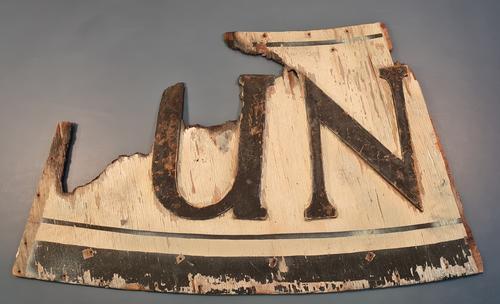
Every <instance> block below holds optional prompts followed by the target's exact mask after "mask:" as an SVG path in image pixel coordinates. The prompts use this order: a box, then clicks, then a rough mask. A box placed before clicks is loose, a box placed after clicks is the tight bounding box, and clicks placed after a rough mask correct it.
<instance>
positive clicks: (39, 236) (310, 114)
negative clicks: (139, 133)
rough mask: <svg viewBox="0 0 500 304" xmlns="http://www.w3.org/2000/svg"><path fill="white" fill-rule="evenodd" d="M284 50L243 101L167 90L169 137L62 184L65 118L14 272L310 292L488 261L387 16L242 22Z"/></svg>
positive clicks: (442, 275) (270, 46) (247, 86)
mask: <svg viewBox="0 0 500 304" xmlns="http://www.w3.org/2000/svg"><path fill="white" fill-rule="evenodd" d="M224 37H225V40H226V42H227V44H228V45H229V46H230V47H231V48H234V49H237V50H240V51H242V52H244V53H248V54H252V55H262V56H265V57H267V58H269V59H271V60H275V61H277V62H279V63H281V64H282V65H283V73H282V74H281V75H276V76H273V75H242V76H241V77H240V85H241V96H240V99H241V102H242V111H241V116H240V118H239V119H238V120H237V121H234V122H226V123H225V124H222V125H219V126H212V127H202V126H185V125H184V123H183V122H182V117H181V115H182V106H183V102H184V100H183V85H182V84H177V85H175V86H172V87H170V88H169V89H167V90H166V91H165V93H164V94H163V96H162V100H161V104H160V110H159V114H158V120H157V128H156V131H157V132H156V136H155V140H154V143H153V148H152V152H151V153H150V154H147V155H141V154H135V155H131V156H123V157H119V158H118V159H117V160H116V161H114V162H113V163H112V164H110V165H109V166H108V167H107V168H106V169H105V170H104V171H103V172H102V173H101V174H100V175H99V176H98V177H97V178H96V179H95V180H93V181H92V182H90V183H88V184H86V185H83V186H81V187H78V188H76V189H75V190H74V191H72V192H70V193H66V192H64V191H63V189H62V187H61V178H62V172H63V170H64V166H65V162H66V152H67V149H68V147H69V143H70V139H71V126H72V125H71V123H67V122H64V123H60V124H59V125H58V127H57V130H56V134H55V136H54V139H53V143H52V147H51V149H50V154H49V158H48V160H47V163H46V166H45V169H44V171H43V173H42V176H41V179H40V183H39V186H38V190H37V195H36V197H35V198H34V202H33V207H32V210H31V212H30V216H29V219H28V222H27V226H26V229H25V232H24V235H23V239H22V240H21V244H20V247H19V251H18V254H17V257H16V262H15V264H14V267H13V273H14V275H17V276H21V277H28V278H37V279H43V280H51V281H61V282H67V283H74V284H84V285H93V286H103V287H112V288H121V289H140V290H152V291H153V290H154V291H162V292H180V293H218V294H219V293H220V294H233V293H243V294H248V293H266V294H275V293H310V292H333V291H341V290H351V289H362V288H378V287H389V286H397V285H407V284H415V283H423V282H431V281H436V280H442V279H448V278H454V277H459V276H465V275H471V274H476V273H479V272H482V262H481V258H480V255H479V252H478V250H477V248H476V245H475V243H474V240H473V238H472V235H471V232H470V229H469V228H468V226H467V224H466V222H465V219H464V216H463V211H462V207H461V203H460V199H459V197H458V195H457V194H456V191H455V189H454V185H453V182H452V179H451V177H450V175H449V170H448V168H447V164H446V161H445V159H444V156H443V153H442V151H441V149H440V145H439V139H438V137H437V135H436V133H435V131H434V128H433V126H432V122H431V120H430V117H429V114H428V112H427V108H426V105H425V101H424V98H423V96H422V92H421V89H420V86H419V84H418V82H417V80H416V79H415V77H414V75H413V73H412V72H411V70H410V69H409V68H408V67H407V66H406V65H402V64H399V63H396V64H395V63H394V62H393V60H392V58H391V55H390V49H391V41H390V39H389V37H388V34H387V30H386V29H385V27H384V26H383V25H382V24H380V23H375V24H367V25H358V26H351V27H345V28H336V29H328V30H315V31H298V32H282V33H278V32H276V33H273V32H266V33H255V32H252V33H245V32H235V33H226V34H225V36H224Z"/></svg>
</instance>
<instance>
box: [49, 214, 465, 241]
mask: <svg viewBox="0 0 500 304" xmlns="http://www.w3.org/2000/svg"><path fill="white" fill-rule="evenodd" d="M42 223H46V224H52V225H59V226H69V227H78V228H85V229H91V230H100V231H108V232H115V233H123V234H133V235H143V236H158V237H168V238H182V239H207V240H287V239H323V238H339V237H346V236H361V235H375V234H387V233H396V232H405V231H412V230H420V229H428V228H437V227H443V226H450V225H455V224H461V223H462V219H461V218H458V219H452V220H446V221H436V222H429V223H422V224H415V225H407V226H398V227H387V228H378V229H364V230H349V231H332V232H304V233H277V234H236V235H228V234H199V233H178V232H161V231H150V230H135V229H129V228H117V227H109V226H100V225H92V224H85V223H77V222H70V221H63V220H56V219H50V218H42Z"/></svg>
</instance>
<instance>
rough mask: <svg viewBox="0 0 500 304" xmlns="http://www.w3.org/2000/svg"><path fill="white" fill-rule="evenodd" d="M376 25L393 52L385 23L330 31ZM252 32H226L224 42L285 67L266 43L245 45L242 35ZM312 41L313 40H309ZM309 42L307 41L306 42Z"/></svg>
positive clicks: (345, 28) (262, 33)
mask: <svg viewBox="0 0 500 304" xmlns="http://www.w3.org/2000/svg"><path fill="white" fill-rule="evenodd" d="M372 24H376V25H378V26H379V27H380V33H381V34H382V36H383V38H384V40H385V42H386V44H387V47H388V49H389V51H392V48H393V44H392V40H391V37H390V35H389V30H388V28H387V26H386V25H385V23H383V22H375V23H367V24H357V25H350V26H343V27H335V28H330V29H335V30H345V31H347V30H349V28H351V27H361V26H366V25H372ZM324 30H325V29H311V30H303V31H283V32H287V33H310V32H314V31H324ZM247 33H250V32H226V33H224V35H223V40H224V42H225V43H226V45H227V46H228V47H229V48H230V49H233V50H237V51H241V52H242V53H244V54H247V55H254V56H257V55H262V56H263V57H266V58H267V59H269V60H273V61H275V62H277V63H279V64H281V65H285V64H284V63H283V60H282V59H281V58H280V57H279V56H278V55H277V54H276V53H275V52H273V51H272V50H270V49H269V48H268V47H267V46H266V43H262V42H254V45H249V44H248V43H245V41H244V39H243V38H242V35H244V34H247ZM251 33H252V34H257V35H260V36H261V37H265V38H267V35H268V34H273V33H280V32H271V31H267V32H251ZM309 39H311V40H312V38H309ZM306 41H307V40H306Z"/></svg>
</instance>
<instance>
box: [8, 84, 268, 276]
mask: <svg viewBox="0 0 500 304" xmlns="http://www.w3.org/2000/svg"><path fill="white" fill-rule="evenodd" d="M242 76H243V75H240V77H239V79H241V77H242ZM277 77H278V76H277ZM239 86H240V90H241V89H242V86H241V81H239ZM166 90H167V89H165V91H166ZM241 94H242V92H240V103H242V102H243V100H242V98H241V97H242V95H241ZM238 124H239V119H238V120H228V121H226V122H224V123H221V124H217V125H211V126H203V125H200V124H193V125H183V130H186V129H189V128H197V129H205V130H207V131H208V132H209V133H210V135H211V136H216V135H217V134H219V133H222V132H224V131H227V130H235V129H236V128H237V127H238ZM74 126H76V124H75V123H72V122H68V121H63V122H60V123H58V124H57V126H56V131H55V134H54V136H53V138H52V144H51V146H50V150H49V155H48V157H47V160H46V162H45V165H44V168H43V171H42V175H41V177H40V179H39V183H38V186H37V191H36V195H35V197H34V199H33V203H32V205H31V209H30V213H29V215H28V219H27V221H26V225H25V228H24V232H23V236H22V238H21V241H20V244H19V247H18V250H17V252H16V257H15V261H14V265H13V266H12V274H13V275H14V276H16V277H24V278H31V277H32V276H31V275H30V271H28V269H27V267H28V266H29V265H30V261H29V259H30V254H31V251H32V250H33V246H34V245H35V237H36V233H37V231H38V227H39V226H40V223H41V219H42V215H43V211H44V209H45V204H46V202H47V196H48V193H49V192H50V189H51V188H52V187H54V188H55V190H56V192H57V193H58V194H60V195H73V194H74V193H75V192H76V191H78V190H79V189H83V188H85V187H86V186H88V185H90V184H92V183H94V182H95V181H97V180H98V179H99V178H100V177H101V176H102V175H103V174H104V173H105V172H106V171H107V170H108V169H109V168H110V167H111V166H112V165H113V164H114V163H115V162H117V161H120V160H122V159H125V158H130V157H133V156H136V155H139V156H140V157H148V156H149V155H150V154H151V152H150V153H148V154H144V153H140V152H136V153H133V154H131V155H119V156H118V157H117V158H115V159H114V160H113V161H111V162H110V163H109V164H108V165H106V167H105V168H104V169H103V170H102V171H101V172H100V173H99V174H97V175H96V176H95V177H94V178H93V179H92V180H90V181H89V182H87V183H84V184H82V185H78V186H77V187H75V188H74V189H73V190H72V191H70V192H64V191H63V186H62V183H63V178H64V171H65V169H66V165H67V162H68V161H70V159H69V158H70V157H71V155H68V153H69V150H70V148H71V145H72V138H73V132H74V131H75V129H74Z"/></svg>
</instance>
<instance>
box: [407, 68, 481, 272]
mask: <svg viewBox="0 0 500 304" xmlns="http://www.w3.org/2000/svg"><path fill="white" fill-rule="evenodd" d="M412 75H413V74H412ZM415 81H417V80H416V79H415ZM429 118H430V121H431V124H432V128H433V130H434V134H436V139H437V140H436V146H437V148H438V150H439V152H441V156H442V157H443V162H444V165H445V168H446V173H447V174H448V179H449V180H450V186H451V190H452V191H453V195H454V197H455V202H456V203H457V208H458V213H459V214H460V217H461V218H462V224H463V225H464V228H465V233H466V234H467V238H466V241H467V243H468V244H469V248H470V250H471V253H472V258H473V259H474V261H475V262H476V266H477V273H478V274H479V273H483V272H484V263H483V258H482V257H481V253H480V252H479V248H478V247H477V242H476V240H475V239H474V236H473V235H472V229H471V228H470V225H469V223H468V221H467V219H466V217H465V212H464V207H463V203H462V198H461V197H460V193H458V190H457V188H456V186H455V179H454V177H453V175H452V174H451V168H450V165H449V163H448V158H447V157H446V154H445V152H444V149H443V145H442V144H441V140H440V138H439V135H438V133H437V132H436V125H435V124H434V121H433V120H432V117H431V116H430V115H429Z"/></svg>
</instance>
